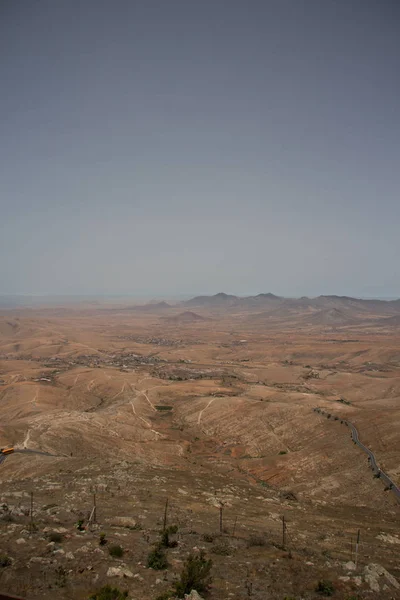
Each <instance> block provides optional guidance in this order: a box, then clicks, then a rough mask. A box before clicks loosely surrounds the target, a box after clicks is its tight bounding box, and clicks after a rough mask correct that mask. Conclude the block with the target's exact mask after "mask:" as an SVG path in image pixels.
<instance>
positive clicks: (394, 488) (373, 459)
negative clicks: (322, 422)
mask: <svg viewBox="0 0 400 600" xmlns="http://www.w3.org/2000/svg"><path fill="white" fill-rule="evenodd" d="M313 410H314V412H317V413H319V414H320V415H328V414H329V415H330V416H331V417H333V419H334V420H335V415H332V413H327V412H325V411H323V410H321V409H320V408H314V409H313ZM337 419H340V422H341V423H343V424H345V425H347V426H348V427H349V428H350V431H351V439H352V440H353V442H354V443H355V444H357V446H358V447H359V448H361V450H362V451H363V452H365V454H366V455H367V456H368V459H369V461H370V465H371V469H372V470H373V472H374V473H375V475H378V476H379V478H380V479H381V480H382V481H383V483H384V484H385V485H386V487H388V488H389V490H390V491H391V492H393V493H394V495H395V496H396V498H397V500H398V502H400V489H399V488H398V486H397V485H396V484H395V483H394V481H393V480H392V479H390V477H389V475H388V474H387V473H385V472H384V471H382V469H380V468H379V466H378V463H377V461H376V457H375V454H374V453H373V452H372V450H370V449H369V448H368V447H367V446H365V445H364V444H363V443H362V442H361V441H360V438H359V434H358V430H357V428H356V426H355V425H353V423H351V422H350V421H347V420H346V419H341V418H340V417H337Z"/></svg>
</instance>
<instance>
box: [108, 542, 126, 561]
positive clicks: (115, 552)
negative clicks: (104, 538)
mask: <svg viewBox="0 0 400 600" xmlns="http://www.w3.org/2000/svg"><path fill="white" fill-rule="evenodd" d="M108 551H109V553H110V556H112V557H113V558H122V557H123V555H124V549H123V548H121V546H119V545H118V544H116V545H115V546H110V547H109V549H108Z"/></svg>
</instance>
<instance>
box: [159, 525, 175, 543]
mask: <svg viewBox="0 0 400 600" xmlns="http://www.w3.org/2000/svg"><path fill="white" fill-rule="evenodd" d="M177 531H178V526H177V525H170V526H169V527H167V528H166V529H164V530H163V531H161V546H164V548H176V546H177V545H178V542H177V541H176V540H173V541H172V542H171V540H170V539H169V536H170V535H174V534H175V533H177Z"/></svg>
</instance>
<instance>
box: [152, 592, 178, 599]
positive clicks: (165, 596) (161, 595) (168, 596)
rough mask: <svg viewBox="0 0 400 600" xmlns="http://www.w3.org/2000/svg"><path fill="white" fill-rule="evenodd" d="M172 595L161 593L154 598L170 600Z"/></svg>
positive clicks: (172, 593)
mask: <svg viewBox="0 0 400 600" xmlns="http://www.w3.org/2000/svg"><path fill="white" fill-rule="evenodd" d="M173 595H174V592H171V591H169V592H163V593H162V594H159V595H158V596H157V598H156V600H170V598H172V597H173Z"/></svg>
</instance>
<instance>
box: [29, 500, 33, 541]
mask: <svg viewBox="0 0 400 600" xmlns="http://www.w3.org/2000/svg"><path fill="white" fill-rule="evenodd" d="M30 512H31V522H30V525H29V529H30V531H31V533H33V492H31V511H30Z"/></svg>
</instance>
